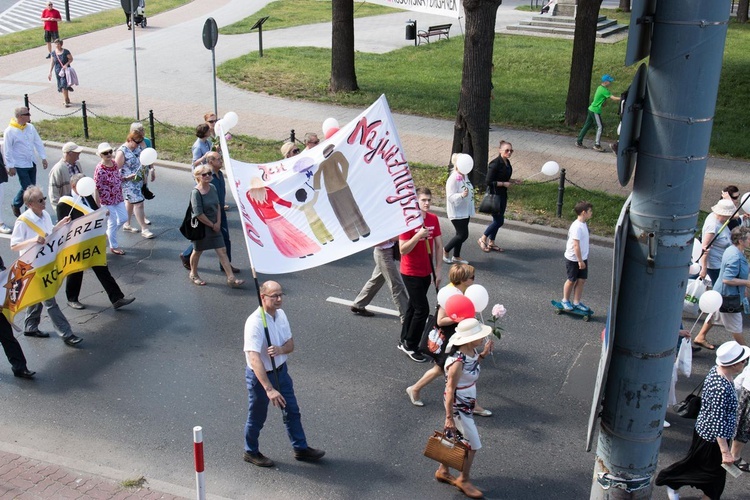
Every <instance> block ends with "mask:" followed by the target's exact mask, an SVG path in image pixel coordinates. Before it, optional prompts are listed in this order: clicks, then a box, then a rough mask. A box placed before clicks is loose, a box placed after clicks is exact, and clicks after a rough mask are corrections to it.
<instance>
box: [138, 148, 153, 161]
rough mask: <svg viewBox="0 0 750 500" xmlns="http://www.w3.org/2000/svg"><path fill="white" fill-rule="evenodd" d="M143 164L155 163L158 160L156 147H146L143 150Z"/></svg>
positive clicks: (141, 157)
mask: <svg viewBox="0 0 750 500" xmlns="http://www.w3.org/2000/svg"><path fill="white" fill-rule="evenodd" d="M140 160H141V165H153V163H154V162H155V161H156V150H155V149H154V148H146V149H144V150H143V151H141V156H140Z"/></svg>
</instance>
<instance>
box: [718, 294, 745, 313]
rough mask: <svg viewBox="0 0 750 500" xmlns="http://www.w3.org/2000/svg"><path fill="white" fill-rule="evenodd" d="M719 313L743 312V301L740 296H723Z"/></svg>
mask: <svg viewBox="0 0 750 500" xmlns="http://www.w3.org/2000/svg"><path fill="white" fill-rule="evenodd" d="M719 312H723V313H738V312H742V301H741V299H740V296H739V295H722V296H721V307H720V308H719Z"/></svg>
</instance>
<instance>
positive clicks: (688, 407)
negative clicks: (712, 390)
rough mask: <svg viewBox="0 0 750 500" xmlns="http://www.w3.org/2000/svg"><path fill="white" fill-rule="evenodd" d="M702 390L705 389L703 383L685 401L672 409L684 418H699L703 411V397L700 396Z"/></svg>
mask: <svg viewBox="0 0 750 500" xmlns="http://www.w3.org/2000/svg"><path fill="white" fill-rule="evenodd" d="M701 389H703V381H701V383H700V384H699V385H698V387H696V388H695V389H693V392H691V393H690V394H688V395H687V396H686V397H685V399H683V400H682V401H681V402H679V403H677V404H676V405H674V407H672V409H673V410H674V412H675V413H676V414H677V415H679V416H680V417H682V418H698V413H700V411H701V397H700V396H699V394H700V393H701Z"/></svg>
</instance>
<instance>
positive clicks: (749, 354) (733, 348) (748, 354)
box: [716, 340, 750, 366]
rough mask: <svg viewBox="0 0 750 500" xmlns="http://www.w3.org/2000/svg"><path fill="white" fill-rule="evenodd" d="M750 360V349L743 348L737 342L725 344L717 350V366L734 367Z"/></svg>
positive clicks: (731, 341) (732, 341)
mask: <svg viewBox="0 0 750 500" xmlns="http://www.w3.org/2000/svg"><path fill="white" fill-rule="evenodd" d="M747 358H750V347H747V346H742V345H740V344H738V343H737V341H735V340H730V341H729V342H725V343H723V344H721V346H719V348H718V349H716V364H717V365H719V366H732V365H736V364H737V363H740V362H742V361H744V360H746V359H747Z"/></svg>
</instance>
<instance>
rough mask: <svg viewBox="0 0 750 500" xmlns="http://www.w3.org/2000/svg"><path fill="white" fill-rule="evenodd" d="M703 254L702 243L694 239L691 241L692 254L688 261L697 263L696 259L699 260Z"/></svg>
mask: <svg viewBox="0 0 750 500" xmlns="http://www.w3.org/2000/svg"><path fill="white" fill-rule="evenodd" d="M702 253H703V245H702V243H701V242H700V241H699V240H698V239H697V238H696V239H694V240H693V253H692V254H691V255H690V259H691V260H692V261H693V262H698V259H700V258H701V254H702Z"/></svg>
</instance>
